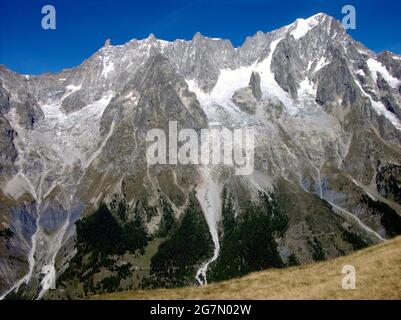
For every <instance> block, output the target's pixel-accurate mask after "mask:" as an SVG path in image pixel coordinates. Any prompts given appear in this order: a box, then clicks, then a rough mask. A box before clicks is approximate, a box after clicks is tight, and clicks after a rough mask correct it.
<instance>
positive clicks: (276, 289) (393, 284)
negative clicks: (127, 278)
mask: <svg viewBox="0 0 401 320" xmlns="http://www.w3.org/2000/svg"><path fill="white" fill-rule="evenodd" d="M347 264H351V265H354V267H355V269H356V273H357V278H356V279H357V281H356V289H355V290H344V289H342V287H341V280H342V277H343V275H342V274H341V270H342V267H343V266H344V265H347ZM93 299H401V237H398V238H396V239H394V240H391V241H388V242H386V243H383V244H380V245H377V246H373V247H370V248H367V249H364V250H361V251H359V252H356V253H353V254H351V255H349V256H345V257H340V258H337V259H334V260H330V261H324V262H321V263H315V264H312V265H306V266H301V267H293V268H287V269H271V270H267V271H261V272H256V273H252V274H250V275H247V276H244V277H242V278H238V279H234V280H229V281H225V282H220V283H214V284H210V285H208V286H206V287H202V288H200V287H188V288H178V289H168V290H166V289H157V290H145V291H134V292H119V293H112V294H106V295H98V296H94V297H93Z"/></svg>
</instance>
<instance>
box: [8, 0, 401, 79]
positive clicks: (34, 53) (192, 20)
mask: <svg viewBox="0 0 401 320" xmlns="http://www.w3.org/2000/svg"><path fill="white" fill-rule="evenodd" d="M45 4H51V5H53V6H55V8H56V12H57V29H56V30H44V29H42V27H41V20H42V17H43V14H42V13H41V9H42V7H43V6H44V5H45ZM346 4H351V5H354V6H355V8H356V13H357V29H356V30H351V31H350V32H349V33H350V34H351V35H352V36H353V37H354V38H355V39H357V40H359V41H361V42H362V43H364V44H365V45H366V46H367V47H369V48H371V49H372V50H374V51H382V50H390V51H394V52H396V53H401V1H399V0H379V1H373V0H355V1H352V0H345V1H335V0H305V1H301V0H279V1H277V0H220V1H212V0H164V1H161V0H158V1H156V0H147V1H137V0H114V1H113V0H69V1H65V0H64V1H61V0H44V1H43V0H0V64H4V65H6V66H7V67H9V68H10V69H12V70H14V71H17V72H21V73H24V74H40V73H43V72H55V71H60V70H62V69H63V68H69V67H73V66H76V65H78V64H80V63H81V62H82V61H83V60H85V59H87V58H88V57H89V56H90V55H92V54H93V53H94V52H95V51H96V50H98V49H99V48H100V47H102V45H103V43H104V41H105V39H107V38H111V42H112V44H123V43H125V42H127V41H129V40H130V39H133V38H137V39H142V38H146V37H147V36H148V35H149V34H150V33H154V34H155V35H156V36H157V37H158V38H160V39H165V40H174V39H176V38H180V39H191V38H192V37H193V35H194V34H195V33H196V32H197V31H200V32H201V33H202V34H204V35H206V36H210V37H220V38H226V39H230V40H231V41H232V43H233V44H234V45H235V46H238V45H241V44H242V43H243V41H244V39H245V38H246V36H249V35H253V34H254V33H256V31H258V30H261V31H271V30H274V29H277V28H278V27H281V26H283V25H286V24H289V23H291V22H293V21H294V20H295V19H296V18H298V17H302V18H307V17H309V16H311V15H313V14H315V13H318V12H325V13H328V14H330V15H332V16H335V17H337V18H338V19H341V18H342V16H343V15H342V14H341V8H342V7H343V6H344V5H346Z"/></svg>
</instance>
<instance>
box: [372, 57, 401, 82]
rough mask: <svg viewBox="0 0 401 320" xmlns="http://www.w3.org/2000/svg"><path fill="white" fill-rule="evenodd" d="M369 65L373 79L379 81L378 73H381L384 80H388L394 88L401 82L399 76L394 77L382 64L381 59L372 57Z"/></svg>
mask: <svg viewBox="0 0 401 320" xmlns="http://www.w3.org/2000/svg"><path fill="white" fill-rule="evenodd" d="M367 63H368V67H369V70H370V72H371V73H372V76H373V80H374V81H375V82H376V81H377V73H380V74H381V75H382V77H383V78H384V80H386V81H387V83H388V84H389V85H390V86H391V87H392V88H394V89H395V88H397V86H398V85H399V84H400V83H401V82H400V80H398V79H397V78H394V77H393V76H392V75H391V74H390V73H389V72H388V70H387V68H386V67H385V66H384V65H382V64H381V63H380V62H379V61H377V60H375V59H372V58H370V59H369V60H368V61H367Z"/></svg>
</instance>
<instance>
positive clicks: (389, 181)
mask: <svg viewBox="0 0 401 320" xmlns="http://www.w3.org/2000/svg"><path fill="white" fill-rule="evenodd" d="M376 185H377V190H378V191H379V193H380V194H381V195H382V196H383V197H386V198H389V199H392V200H394V201H395V202H397V203H398V204H400V205H401V166H397V165H394V164H387V165H385V166H383V167H381V168H378V172H377V175H376Z"/></svg>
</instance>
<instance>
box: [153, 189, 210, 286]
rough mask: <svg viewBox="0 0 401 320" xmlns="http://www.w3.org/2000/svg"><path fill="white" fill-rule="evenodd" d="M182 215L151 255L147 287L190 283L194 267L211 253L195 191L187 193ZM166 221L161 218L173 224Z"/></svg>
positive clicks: (204, 221) (192, 281)
mask: <svg viewBox="0 0 401 320" xmlns="http://www.w3.org/2000/svg"><path fill="white" fill-rule="evenodd" d="M183 215H184V216H183V219H182V221H181V224H180V226H179V227H178V228H177V230H176V231H175V232H174V233H172V235H171V236H170V237H169V238H167V240H166V241H165V242H164V243H162V244H161V245H160V247H159V250H158V252H157V253H156V254H155V255H154V256H153V257H152V260H151V275H150V277H149V278H148V279H147V286H148V287H165V288H171V287H178V286H184V285H189V284H193V283H194V282H195V275H196V271H197V269H198V268H199V267H200V265H201V264H202V263H203V262H204V261H206V260H207V259H208V258H210V257H211V256H212V254H213V250H212V249H213V242H212V238H211V235H210V233H209V229H208V226H207V223H206V220H205V218H204V215H203V213H202V210H201V208H200V205H199V203H198V202H197V200H196V198H195V195H194V194H191V195H190V198H189V205H188V207H187V209H186V210H185V212H184V214H183ZM167 222H168V220H166V221H165V222H164V223H165V225H172V224H171V223H169V222H168V223H167Z"/></svg>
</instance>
